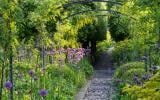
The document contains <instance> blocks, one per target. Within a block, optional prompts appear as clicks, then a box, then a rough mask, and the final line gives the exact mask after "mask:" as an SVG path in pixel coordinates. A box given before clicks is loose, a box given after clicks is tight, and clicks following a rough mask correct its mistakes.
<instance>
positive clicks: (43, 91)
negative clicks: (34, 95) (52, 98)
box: [39, 89, 48, 97]
mask: <svg viewBox="0 0 160 100" xmlns="http://www.w3.org/2000/svg"><path fill="white" fill-rule="evenodd" d="M39 94H40V95H41V96H42V97H44V96H46V95H47V94H48V91H47V90H45V89H42V90H40V91H39Z"/></svg>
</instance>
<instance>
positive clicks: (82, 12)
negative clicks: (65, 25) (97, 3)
mask: <svg viewBox="0 0 160 100" xmlns="http://www.w3.org/2000/svg"><path fill="white" fill-rule="evenodd" d="M103 11H106V12H108V13H110V14H113V15H122V16H127V17H129V18H132V19H134V20H136V19H135V18H133V17H131V16H129V15H127V14H124V13H121V12H118V11H114V10H106V9H100V10H86V11H81V12H77V13H74V14H71V15H70V16H68V17H66V18H64V19H63V20H65V19H68V18H70V17H73V16H76V15H80V14H84V13H88V12H103Z"/></svg>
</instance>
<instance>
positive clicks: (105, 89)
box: [75, 50, 114, 100]
mask: <svg viewBox="0 0 160 100" xmlns="http://www.w3.org/2000/svg"><path fill="white" fill-rule="evenodd" d="M112 66H113V62H112V56H111V50H108V51H107V52H106V53H102V54H101V56H100V58H99V60H98V61H97V63H96V65H95V75H94V76H93V78H92V79H91V80H89V81H88V83H87V84H86V86H85V87H84V88H82V89H81V91H80V92H79V93H78V94H77V96H76V98H75V100H112V93H113V88H112V75H113V73H114V70H113V68H112Z"/></svg>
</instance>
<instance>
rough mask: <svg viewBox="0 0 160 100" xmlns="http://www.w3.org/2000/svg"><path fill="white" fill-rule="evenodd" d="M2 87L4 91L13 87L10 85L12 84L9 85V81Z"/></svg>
mask: <svg viewBox="0 0 160 100" xmlns="http://www.w3.org/2000/svg"><path fill="white" fill-rule="evenodd" d="M4 87H5V88H6V89H8V90H11V89H12V87H13V85H12V83H11V82H10V81H7V82H6V83H5V84H4Z"/></svg>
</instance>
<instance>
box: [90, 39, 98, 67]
mask: <svg viewBox="0 0 160 100" xmlns="http://www.w3.org/2000/svg"><path fill="white" fill-rule="evenodd" d="M96 51H97V48H96V41H91V56H92V63H93V64H94V63H95V57H96Z"/></svg>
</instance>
